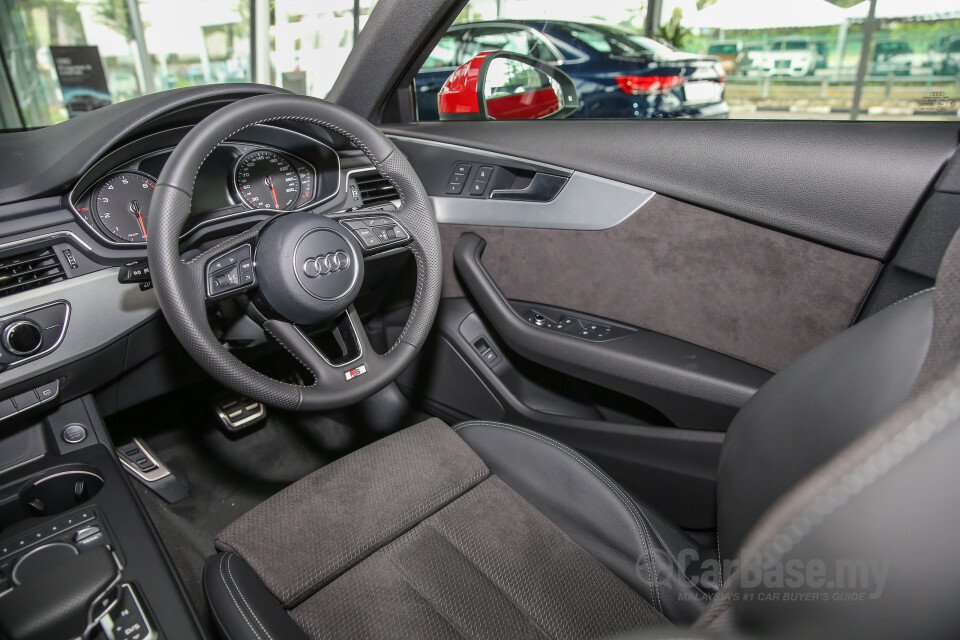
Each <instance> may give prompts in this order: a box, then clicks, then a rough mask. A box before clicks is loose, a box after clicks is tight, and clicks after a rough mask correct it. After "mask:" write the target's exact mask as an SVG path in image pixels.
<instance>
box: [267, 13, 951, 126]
mask: <svg viewBox="0 0 960 640" xmlns="http://www.w3.org/2000/svg"><path fill="white" fill-rule="evenodd" d="M278 1H279V0H278ZM871 4H872V3H871V0H804V1H803V2H788V1H785V0H780V1H776V2H775V1H774V0H770V1H769V2H760V1H759V0H749V1H747V0H644V1H643V2H637V1H636V0H603V1H602V2H587V3H584V2H579V3H578V2H574V1H573V0H552V1H551V2H548V1H546V0H470V1H469V2H468V3H467V4H466V6H465V7H464V8H463V10H462V12H461V14H460V15H459V16H458V17H457V19H456V21H455V25H456V26H455V27H453V28H454V29H459V30H464V31H466V32H468V33H469V34H470V35H469V42H466V43H464V44H465V46H463V47H461V49H460V50H459V58H458V59H457V61H456V63H457V66H460V65H461V64H464V63H466V62H468V61H469V60H470V59H472V58H473V57H474V56H476V55H477V54H478V53H480V52H482V51H493V50H503V51H507V52H512V53H517V54H522V55H528V56H531V57H534V58H537V59H538V60H541V61H543V62H546V63H548V64H551V65H554V66H555V67H556V68H557V69H560V70H561V71H563V72H564V73H565V74H566V75H567V76H569V77H570V79H571V80H572V81H573V83H574V86H575V87H576V88H577V98H576V99H577V100H578V101H579V104H580V107H579V109H577V111H576V112H574V113H573V114H572V115H571V116H570V117H574V118H591V119H600V118H604V119H629V120H636V119H646V118H682V119H695V118H723V119H749V120H763V119H768V120H769V119H773V120H784V119H787V120H840V121H843V120H846V121H851V120H892V121H902V120H913V121H921V122H932V121H938V120H939V121H943V120H948V121H958V120H960V0H877V1H876V3H875V7H876V9H875V12H874V13H873V14H872V15H871V13H870V7H871ZM768 5H769V6H768ZM648 13H649V14H650V15H648ZM430 68H431V67H429V66H427V67H424V71H429V69H430ZM441 75H442V74H439V73H438V74H434V75H433V76H432V77H431V84H436V85H437V88H436V90H434V89H425V88H424V87H425V84H424V83H423V82H420V81H418V82H417V96H416V98H417V109H418V119H420V120H424V119H436V118H437V117H439V116H438V115H436V114H438V106H437V92H439V90H440V87H442V85H443V80H442V79H440V78H439V76H441Z"/></svg>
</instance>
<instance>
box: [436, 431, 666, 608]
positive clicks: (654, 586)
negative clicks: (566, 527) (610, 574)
mask: <svg viewBox="0 0 960 640" xmlns="http://www.w3.org/2000/svg"><path fill="white" fill-rule="evenodd" d="M471 425H480V426H490V427H496V428H499V429H506V430H508V431H514V432H516V433H519V434H520V435H524V436H527V437H530V438H534V439H535V440H540V441H542V442H544V443H546V444H548V445H550V446H551V447H553V448H555V449H557V450H558V451H561V452H563V453H565V454H567V455H568V456H570V457H571V458H573V459H574V460H575V461H577V462H578V463H580V465H581V466H582V467H583V468H584V469H586V470H587V471H589V472H590V473H592V474H593V475H594V476H596V477H597V479H599V480H600V481H601V482H603V483H604V484H605V485H606V486H607V488H608V489H610V490H611V491H612V492H613V493H614V495H615V496H617V498H619V499H620V502H622V503H623V505H624V506H625V507H627V511H629V512H630V514H631V516H632V517H633V522H634V525H635V526H636V528H637V532H638V533H639V534H640V537H641V539H642V540H643V545H644V550H645V551H646V555H647V559H648V560H649V561H650V565H648V566H647V578H648V579H649V580H650V589H651V591H652V592H653V595H654V596H655V597H656V604H657V609H659V610H660V613H663V604H662V603H661V601H660V588H659V584H658V582H657V581H656V580H655V579H654V574H653V573H652V572H651V565H652V567H653V571H656V565H657V560H656V558H654V557H653V553H651V546H652V545H651V543H650V539H649V533H647V532H646V524H645V522H642V521H641V519H640V518H639V517H638V514H637V509H636V507H635V506H634V505H631V502H632V501H628V500H626V499H625V496H624V494H623V493H622V492H620V491H618V490H617V487H616V486H615V485H614V484H613V481H612V480H610V479H608V478H605V477H604V475H605V474H603V473H601V472H600V470H599V469H598V468H596V467H595V466H594V465H593V464H592V463H590V461H589V460H587V459H586V458H584V457H583V456H581V455H580V454H578V453H577V452H576V451H574V450H573V449H570V448H569V447H567V446H566V445H564V444H562V443H560V442H557V441H556V440H553V439H552V438H547V437H545V436H542V435H540V434H538V433H536V432H534V431H529V430H527V429H522V428H520V427H515V426H513V425H507V424H503V423H501V422H488V421H485V420H474V421H472V422H464V423H461V424H459V425H457V426H455V427H454V428H453V430H454V431H455V432H458V431H460V430H461V429H464V428H466V427H469V426H471Z"/></svg>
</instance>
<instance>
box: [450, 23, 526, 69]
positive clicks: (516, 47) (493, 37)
mask: <svg viewBox="0 0 960 640" xmlns="http://www.w3.org/2000/svg"><path fill="white" fill-rule="evenodd" d="M496 50H503V51H510V52H511V53H520V54H523V55H527V54H529V53H530V36H529V32H528V31H527V30H526V29H518V28H515V27H514V28H511V27H478V28H475V29H472V30H471V31H470V36H469V38H468V40H467V42H466V43H465V46H464V48H463V51H464V58H465V60H464V62H466V61H467V60H470V59H471V58H472V57H473V56H475V55H477V54H478V53H480V52H482V51H496Z"/></svg>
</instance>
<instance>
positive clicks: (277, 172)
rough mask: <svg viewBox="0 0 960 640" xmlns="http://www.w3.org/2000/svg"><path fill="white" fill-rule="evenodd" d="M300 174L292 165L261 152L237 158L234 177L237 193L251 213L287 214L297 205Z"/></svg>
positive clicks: (272, 154)
mask: <svg viewBox="0 0 960 640" xmlns="http://www.w3.org/2000/svg"><path fill="white" fill-rule="evenodd" d="M300 182H301V181H300V172H299V171H298V170H297V167H296V166H294V163H293V161H291V160H290V159H289V158H287V157H285V156H283V155H281V154H279V153H277V152H276V151H267V150H264V149H260V150H257V151H251V152H250V153H248V154H247V155H245V156H243V157H242V158H240V161H239V162H238V163H237V170H236V173H235V174H234V183H235V185H236V188H237V193H238V194H240V198H241V199H242V200H243V202H244V203H245V204H246V205H247V206H249V207H251V208H253V209H279V210H281V211H289V210H290V209H294V208H296V206H297V204H298V203H299V202H300V187H301V184H300Z"/></svg>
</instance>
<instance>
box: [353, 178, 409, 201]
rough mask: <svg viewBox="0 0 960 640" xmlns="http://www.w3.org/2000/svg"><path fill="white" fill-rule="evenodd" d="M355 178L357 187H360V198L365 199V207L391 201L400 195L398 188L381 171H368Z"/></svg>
mask: <svg viewBox="0 0 960 640" xmlns="http://www.w3.org/2000/svg"><path fill="white" fill-rule="evenodd" d="M354 179H355V180H356V182H357V188H358V189H360V199H361V200H363V206H365V207H369V206H370V205H374V204H381V203H383V202H390V201H391V200H396V199H397V198H399V197H400V196H399V195H398V194H397V188H396V187H395V186H393V184H391V183H390V181H389V180H387V179H386V178H384V177H383V176H381V175H380V174H379V173H367V174H364V175H360V176H357V177H356V178H354Z"/></svg>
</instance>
